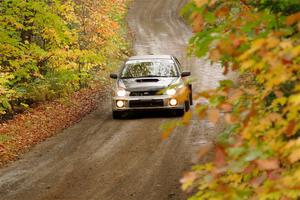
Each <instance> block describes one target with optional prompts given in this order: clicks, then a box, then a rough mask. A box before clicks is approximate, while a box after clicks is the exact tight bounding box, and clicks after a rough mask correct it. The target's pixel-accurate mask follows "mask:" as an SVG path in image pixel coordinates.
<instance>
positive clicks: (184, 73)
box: [181, 72, 191, 77]
mask: <svg viewBox="0 0 300 200" xmlns="http://www.w3.org/2000/svg"><path fill="white" fill-rule="evenodd" d="M190 75H191V72H182V73H181V76H182V77H186V76H190Z"/></svg>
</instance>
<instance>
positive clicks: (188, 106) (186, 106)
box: [184, 101, 191, 112]
mask: <svg viewBox="0 0 300 200" xmlns="http://www.w3.org/2000/svg"><path fill="white" fill-rule="evenodd" d="M184 104H185V105H184V111H185V112H187V111H189V110H190V105H191V101H186V102H184Z"/></svg>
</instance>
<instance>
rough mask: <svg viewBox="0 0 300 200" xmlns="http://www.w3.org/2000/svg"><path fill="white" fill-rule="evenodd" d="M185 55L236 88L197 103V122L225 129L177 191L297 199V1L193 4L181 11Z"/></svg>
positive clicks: (225, 86) (199, 0) (225, 87)
mask: <svg viewBox="0 0 300 200" xmlns="http://www.w3.org/2000/svg"><path fill="white" fill-rule="evenodd" d="M187 13H189V14H190V19H191V23H192V26H193V29H194V32H195V35H194V37H193V38H192V39H191V40H190V46H191V48H190V50H191V53H192V54H195V55H197V56H198V57H202V56H205V55H209V57H210V59H211V60H212V61H213V62H218V63H222V65H223V66H224V74H227V73H228V71H230V70H232V71H235V72H236V73H237V74H239V75H240V76H241V77H242V79H241V80H242V81H241V82H239V83H234V82H232V81H230V80H224V81H221V82H220V87H219V88H217V89H216V90H214V91H205V92H203V93H201V94H198V95H197V96H198V97H197V98H203V97H205V98H207V99H209V102H210V103H209V104H207V105H203V104H202V105H201V104H198V105H197V106H196V112H197V113H198V114H199V116H200V118H203V117H205V116H208V119H209V120H211V121H212V122H217V121H218V120H219V119H220V117H221V116H222V115H224V118H225V120H226V122H227V123H228V125H227V128H226V129H225V130H224V131H223V132H222V133H220V135H219V136H218V138H217V144H216V150H215V160H214V161H213V162H211V163H206V164H201V165H197V166H194V168H193V171H191V172H189V173H187V174H186V175H185V176H184V177H183V179H182V183H183V185H182V187H183V189H184V190H186V191H191V192H192V191H193V194H194V195H193V196H192V197H191V198H190V199H191V200H196V199H199V200H200V199H201V200H203V199H210V200H211V199H234V200H237V199H253V200H254V199H274V200H275V199H278V200H288V199H299V198H300V163H299V160H300V138H299V136H300V117H299V113H300V33H299V32H300V1H299V0H280V1H278V0H193V1H191V2H190V3H189V4H188V5H187V6H186V7H185V8H184V10H183V14H185V15H186V14H187Z"/></svg>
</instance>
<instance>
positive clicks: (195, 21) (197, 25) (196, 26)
mask: <svg viewBox="0 0 300 200" xmlns="http://www.w3.org/2000/svg"><path fill="white" fill-rule="evenodd" d="M191 19H192V28H193V32H195V33H196V32H200V31H202V29H203V24H204V20H203V17H202V15H201V14H199V13H194V14H192V15H191Z"/></svg>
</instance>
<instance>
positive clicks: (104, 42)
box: [0, 0, 128, 119]
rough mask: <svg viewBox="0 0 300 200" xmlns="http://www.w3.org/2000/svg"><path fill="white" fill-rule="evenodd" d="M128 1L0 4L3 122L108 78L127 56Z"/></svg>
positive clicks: (40, 0) (0, 109) (12, 1)
mask: <svg viewBox="0 0 300 200" xmlns="http://www.w3.org/2000/svg"><path fill="white" fill-rule="evenodd" d="M126 2H127V1H125V0H101V1H93V0H65V1H61V0H3V1H1V2H0V4H1V5H0V13H1V15H0V118H1V119H5V117H7V116H8V115H11V114H14V113H18V112H22V111H24V110H26V109H27V108H28V107H30V105H32V104H33V103H36V102H43V101H48V100H53V99H56V98H62V97H65V96H68V95H70V94H72V93H73V92H74V91H78V90H79V89H80V88H84V87H88V86H89V85H90V84H91V83H93V82H95V81H96V82H97V81H99V79H101V78H103V77H101V76H99V75H97V73H99V72H102V71H105V70H109V69H111V68H113V67H114V65H116V63H118V61H119V60H121V59H122V58H123V57H124V55H126V54H128V51H127V49H128V43H127V41H126V34H127V32H126V30H125V28H124V27H125V26H124V22H123V18H124V15H125V13H126V6H127V3H126Z"/></svg>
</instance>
